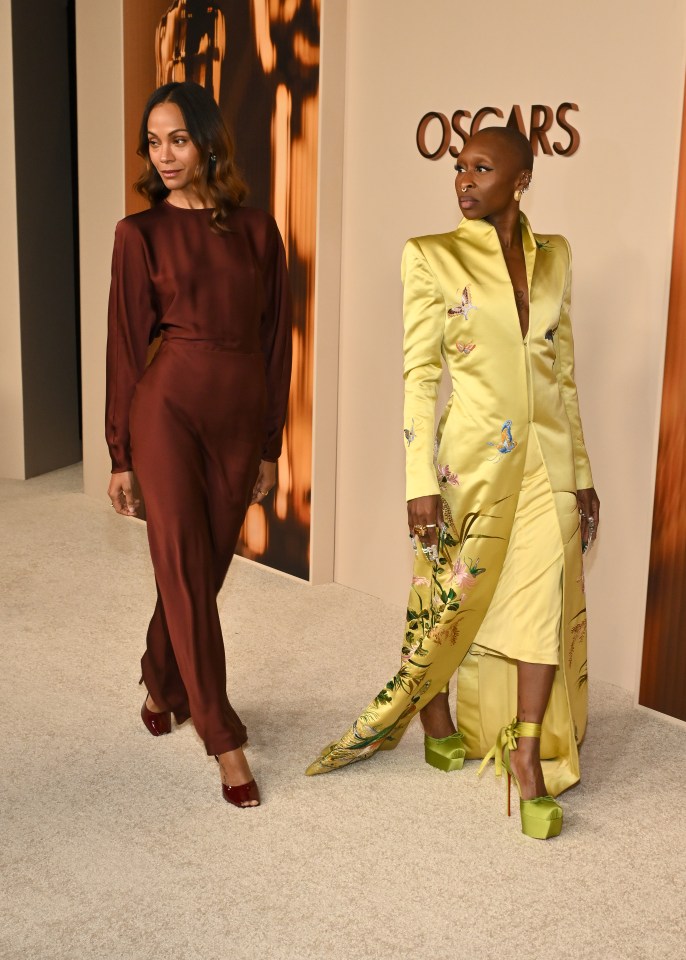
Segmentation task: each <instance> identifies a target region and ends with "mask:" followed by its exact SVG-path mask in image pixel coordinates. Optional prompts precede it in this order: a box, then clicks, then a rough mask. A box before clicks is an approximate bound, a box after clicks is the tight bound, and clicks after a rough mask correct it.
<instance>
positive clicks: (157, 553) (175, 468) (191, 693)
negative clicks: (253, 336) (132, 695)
mask: <svg viewBox="0 0 686 960" xmlns="http://www.w3.org/2000/svg"><path fill="white" fill-rule="evenodd" d="M264 411H265V379H264V361H263V357H262V355H261V354H242V353H236V352H233V351H231V350H228V349H226V348H225V347H223V346H222V345H221V343H218V342H216V341H203V340H184V339H174V338H165V340H164V341H163V343H162V346H161V347H160V349H159V351H158V354H157V356H156V357H155V359H154V360H153V362H152V364H151V365H150V367H149V368H148V369H147V370H146V372H145V374H144V376H143V377H142V379H141V380H140V382H139V384H138V386H137V388H136V393H135V396H134V399H133V403H132V406H131V416H130V427H131V449H132V457H133V465H134V470H135V472H136V475H137V477H138V480H139V482H140V485H141V490H142V492H143V496H144V498H145V505H146V512H147V527H148V540H149V543H150V554H151V557H152V563H153V567H154V570H155V579H156V582H157V590H158V600H157V606H156V607H155V612H154V614H153V617H152V620H151V621H150V626H149V629H148V635H147V648H146V651H145V654H144V655H143V658H142V661H141V666H142V672H143V681H144V682H145V685H146V687H147V689H148V691H149V693H150V695H151V697H152V699H153V700H154V701H155V703H156V704H157V705H158V706H159V707H161V708H162V709H164V710H172V711H174V714H175V716H176V718H177V721H179V722H181V721H183V720H184V719H186V718H187V717H188V715H189V714H190V715H191V716H192V718H193V722H194V724H195V728H196V730H197V732H198V734H199V735H200V737H201V738H202V740H203V741H204V743H205V747H206V749H207V752H208V754H210V755H212V754H220V753H224V752H225V751H228V750H234V749H236V748H237V747H240V746H241V745H242V744H243V743H245V741H246V739H247V734H246V729H245V727H244V725H243V724H242V723H241V720H240V718H239V717H238V714H237V713H236V711H235V710H234V709H233V707H232V706H231V704H230V703H229V699H228V695H227V692H226V660H225V653H224V641H223V637H222V631H221V625H220V621H219V612H218V608H217V594H218V592H219V590H220V588H221V586H222V584H223V582H224V578H225V576H226V573H227V571H228V568H229V564H230V563H231V559H232V557H233V553H234V549H235V546H236V541H237V538H238V534H239V531H240V528H241V525H242V523H243V520H244V517H245V512H246V509H247V506H248V504H249V501H250V496H251V493H252V489H253V486H254V483H255V480H256V477H257V471H258V468H259V462H260V444H261V440H262V434H263V423H264Z"/></svg>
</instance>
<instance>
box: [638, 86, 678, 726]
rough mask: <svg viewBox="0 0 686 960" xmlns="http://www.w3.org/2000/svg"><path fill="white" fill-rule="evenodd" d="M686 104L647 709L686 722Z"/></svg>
mask: <svg viewBox="0 0 686 960" xmlns="http://www.w3.org/2000/svg"><path fill="white" fill-rule="evenodd" d="M685 383H686V97H685V99H684V117H683V122H682V136H681V155H680V163H679V184H678V189H677V204H676V221H675V228H674V250H673V255H672V282H671V290H670V300H669V321H668V328H667V343H666V355H665V372H664V383H663V389H662V414H661V419H660V443H659V449H658V461H657V476H656V480H655V507H654V513H653V536H652V543H651V551H650V574H649V579H648V602H647V607H646V623H645V636H644V642H643V663H642V668H641V685H640V693H639V703H641V704H643V706H646V707H650V708H651V709H653V710H658V711H660V712H661V713H666V714H669V715H670V716H673V717H677V718H678V719H680V720H686V643H684V639H685V638H686V429H685V421H684V396H685V390H684V384H685Z"/></svg>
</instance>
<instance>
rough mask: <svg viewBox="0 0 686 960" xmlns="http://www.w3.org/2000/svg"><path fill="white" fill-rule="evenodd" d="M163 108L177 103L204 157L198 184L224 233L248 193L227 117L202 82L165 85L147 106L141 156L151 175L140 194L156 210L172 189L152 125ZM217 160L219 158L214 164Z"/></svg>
mask: <svg viewBox="0 0 686 960" xmlns="http://www.w3.org/2000/svg"><path fill="white" fill-rule="evenodd" d="M160 103H175V104H176V105H177V107H178V108H179V110H180V111H181V113H182V114H183V119H184V122H185V124H186V129H187V130H188V134H189V136H190V138H191V140H192V141H193V143H194V144H195V147H196V148H197V150H198V152H199V154H200V161H199V163H198V166H197V169H196V171H195V175H194V177H193V184H194V186H195V188H196V190H197V191H198V194H199V196H201V197H202V198H203V199H204V200H205V201H206V202H207V205H208V206H210V207H213V208H214V209H213V211H212V229H213V230H214V231H215V232H216V233H223V232H225V231H227V230H228V229H229V226H228V218H229V214H230V213H231V211H232V210H235V208H236V207H238V206H240V204H241V203H242V201H243V199H244V197H245V195H246V193H247V188H246V186H245V183H244V182H243V179H242V177H241V175H240V173H239V172H238V170H237V168H236V163H235V160H234V154H235V150H234V145H233V139H232V137H231V134H230V133H229V131H228V129H227V127H226V124H225V123H224V118H223V117H222V115H221V112H220V110H219V107H218V106H217V104H216V103H215V101H214V99H213V97H212V96H211V94H209V93H208V92H207V90H206V89H205V88H204V87H201V86H200V84H199V83H193V82H191V81H189V80H187V81H184V82H183V83H165V84H164V86H162V87H158V88H157V90H155V92H154V93H153V94H152V96H151V97H150V99H149V100H148V102H147V103H146V105H145V110H144V111H143V119H142V120H141V128H140V133H139V135H138V151H137V152H138V155H139V156H140V157H142V158H143V159H144V160H145V171H144V172H143V173H142V174H141V176H140V177H139V178H138V180H136V182H135V184H134V189H135V190H137V191H138V193H140V194H142V195H143V196H144V197H145V198H146V200H147V201H148V202H149V203H150V205H151V206H155V205H156V204H158V203H161V202H162V201H163V200H164V199H165V198H166V197H168V196H169V193H170V190H169V189H168V188H167V187H166V186H165V184H164V182H163V181H162V178H161V177H160V175H159V173H158V172H157V170H156V169H155V167H154V165H153V163H152V160H151V159H150V151H149V147H148V122H149V119H150V113H151V112H152V110H153V109H154V108H155V107H156V106H158V105H159V104H160ZM213 157H214V158H216V159H213Z"/></svg>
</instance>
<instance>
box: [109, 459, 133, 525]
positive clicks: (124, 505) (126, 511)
mask: <svg viewBox="0 0 686 960" xmlns="http://www.w3.org/2000/svg"><path fill="white" fill-rule="evenodd" d="M107 496H108V497H109V498H110V500H111V501H112V506H113V507H114V509H115V510H116V511H117V513H121V515H122V516H124V517H135V516H136V510H137V509H138V506H139V504H140V500H136V499H135V498H134V496H133V473H132V472H131V470H127V471H126V472H125V473H113V474H112V477H111V479H110V485H109V487H108V488H107Z"/></svg>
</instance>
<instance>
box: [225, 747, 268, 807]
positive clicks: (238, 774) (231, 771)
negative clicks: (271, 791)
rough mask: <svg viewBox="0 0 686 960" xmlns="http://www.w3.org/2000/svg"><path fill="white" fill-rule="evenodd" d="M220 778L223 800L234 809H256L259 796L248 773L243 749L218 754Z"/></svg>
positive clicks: (255, 785) (251, 776)
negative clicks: (232, 805)
mask: <svg viewBox="0 0 686 960" xmlns="http://www.w3.org/2000/svg"><path fill="white" fill-rule="evenodd" d="M217 761H218V763H219V768H220V770H221V778H222V786H223V790H222V793H223V795H224V799H225V800H228V802H229V803H233V804H234V806H236V807H258V806H259V805H260V794H259V790H258V789H257V784H256V783H255V781H254V779H253V775H252V773H251V771H250V765H249V764H248V761H247V760H246V758H245V754H244V753H243V748H242V747H238V749H236V750H229V751H227V752H226V753H220V754H219V756H218V757H217Z"/></svg>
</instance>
